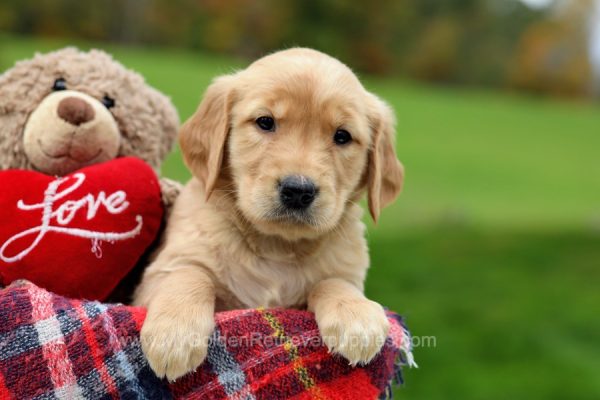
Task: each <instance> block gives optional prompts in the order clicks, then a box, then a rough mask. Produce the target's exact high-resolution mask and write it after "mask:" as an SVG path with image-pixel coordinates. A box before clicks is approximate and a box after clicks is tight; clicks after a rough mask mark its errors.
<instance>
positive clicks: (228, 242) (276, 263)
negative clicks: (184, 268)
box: [208, 210, 369, 310]
mask: <svg viewBox="0 0 600 400" xmlns="http://www.w3.org/2000/svg"><path fill="white" fill-rule="evenodd" d="M349 213H350V215H349V218H345V219H344V220H343V221H341V222H340V223H341V224H344V226H342V227H341V228H342V229H340V230H336V231H335V232H332V233H330V234H326V235H324V236H323V237H322V238H319V239H318V240H314V241H299V242H294V243H290V242H286V241H284V240H282V239H277V238H272V237H256V236H255V235H247V234H245V233H244V232H241V231H238V230H236V229H235V228H232V227H231V226H229V227H227V228H226V231H227V234H223V235H222V234H218V233H215V232H213V233H212V234H211V233H208V234H209V235H210V236H213V239H214V238H218V239H217V240H216V241H214V240H213V241H212V242H213V243H215V242H216V243H217V245H216V246H214V247H212V251H211V253H212V258H213V262H214V270H213V272H214V274H215V277H216V280H217V282H216V284H217V304H216V306H217V310H225V309H232V308H240V307H242V308H246V307H303V306H305V305H306V302H307V299H308V294H309V293H310V290H311V289H312V287H313V286H314V285H315V284H316V283H318V282H319V281H321V280H324V279H328V278H341V279H345V280H347V281H349V282H351V283H352V284H354V285H356V286H357V287H359V288H360V289H362V287H363V282H364V279H365V275H366V271H367V268H368V266H369V257H368V251H367V244H366V240H365V238H364V225H363V223H362V222H361V221H360V214H361V213H362V211H361V210H350V212H349ZM221 222H222V223H224V226H227V225H229V224H228V223H227V222H226V221H221ZM213 227H214V225H213Z"/></svg>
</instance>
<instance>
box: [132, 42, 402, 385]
mask: <svg viewBox="0 0 600 400" xmlns="http://www.w3.org/2000/svg"><path fill="white" fill-rule="evenodd" d="M261 116H269V117H272V118H274V120H275V129H274V130H273V131H272V132H265V131H264V130H261V129H260V128H259V127H258V126H257V123H256V120H257V118H259V117H261ZM338 129H346V130H348V131H349V132H350V133H351V134H352V137H353V141H352V142H350V143H347V144H344V145H336V144H335V142H334V140H333V139H334V133H335V132H336V130H338ZM180 145H181V149H182V153H183V155H184V157H185V160H186V164H187V165H188V166H189V167H190V169H191V171H192V172H193V174H194V179H192V180H191V181H190V182H189V183H188V185H187V186H186V187H185V188H184V189H183V191H182V193H181V196H180V197H179V198H178V200H177V202H176V203H175V206H174V209H173V214H172V216H171V218H170V220H169V223H168V227H167V232H166V235H165V237H166V239H165V244H164V248H163V249H162V251H161V252H160V253H159V254H158V256H157V259H156V260H155V261H154V262H153V263H152V264H151V265H150V266H149V267H148V269H147V270H146V272H145V275H144V279H143V281H142V284H141V285H140V287H139V288H138V290H137V292H136V302H137V304H140V305H145V306H148V316H147V319H146V321H145V323H144V326H143V328H142V331H141V335H142V347H143V350H144V352H145V354H146V356H147V358H148V360H149V362H150V366H151V367H152V368H153V369H154V371H155V372H156V373H157V374H158V375H159V376H166V377H167V378H169V379H175V378H177V377H179V376H181V375H183V374H185V373H187V372H189V371H191V370H193V369H194V368H195V367H197V366H198V365H199V364H200V363H201V362H202V361H203V360H204V357H205V356H206V349H207V347H206V339H207V338H208V337H210V335H211V332H212V330H213V328H214V322H213V312H214V311H215V310H223V309H232V308H245V307H259V306H264V307H277V306H281V307H306V306H308V309H309V310H312V311H314V312H315V317H316V320H317V323H318V325H319V328H320V331H321V334H322V336H323V339H324V341H325V343H326V344H327V346H328V347H329V349H330V350H331V351H333V352H335V353H338V354H340V355H342V356H344V357H346V358H347V359H348V360H349V361H350V363H352V364H357V363H363V362H367V361H369V360H371V359H372V358H373V357H374V356H375V355H376V354H377V352H378V351H379V350H380V349H381V346H382V344H383V341H384V340H385V338H386V335H387V330H388V323H387V319H386V317H385V314H384V311H383V309H382V307H381V306H380V305H379V304H377V303H375V302H373V301H370V300H368V299H367V298H366V297H365V296H364V294H363V282H364V279H365V276H366V272H367V269H368V267H369V257H368V250H367V243H366V240H365V238H364V231H365V226H364V224H363V222H362V221H361V215H362V210H361V208H360V207H359V206H358V205H357V202H358V201H359V199H360V198H361V197H362V196H363V195H364V193H365V191H367V192H368V199H369V208H370V211H371V214H372V216H373V218H374V219H377V217H378V216H379V213H380V209H381V207H384V206H386V205H387V204H389V203H390V202H391V201H393V200H394V199H395V197H396V196H397V195H398V193H399V192H400V189H401V185H402V179H403V168H402V165H401V164H400V162H399V161H398V160H397V158H396V153H395V149H394V118H393V114H392V111H391V109H390V108H389V107H388V106H387V105H386V104H385V103H384V102H383V101H381V100H379V99H378V98H377V97H376V96H374V95H373V94H371V93H369V92H367V91H366V90H365V89H364V87H363V86H362V85H361V84H360V82H359V81H358V79H357V78H356V76H355V75H354V74H353V73H352V72H351V71H350V69H348V67H346V66H345V65H343V64H342V63H341V62H339V61H338V60H335V59H333V58H331V57H329V56H327V55H325V54H322V53H319V52H317V51H314V50H309V49H291V50H286V51H282V52H278V53H274V54H272V55H270V56H267V57H264V58H262V59H260V60H258V61H256V62H255V63H253V64H252V65H251V66H250V67H248V68H247V69H245V70H243V71H240V72H238V73H236V74H233V75H228V76H224V77H220V78H218V79H217V80H215V82H214V83H213V84H212V85H211V86H210V87H209V88H208V90H207V92H206V94H205V96H204V99H203V101H202V103H201V104H200V107H199V108H198V111H197V112H196V114H195V115H194V116H192V117H191V118H190V119H189V120H188V121H187V122H186V123H185V125H184V126H183V127H182V129H181V133H180ZM290 175H301V176H304V177H307V178H306V179H310V180H312V181H314V182H315V184H316V185H317V186H318V188H319V190H318V195H317V197H316V198H315V200H314V203H312V204H311V205H310V208H308V209H307V210H306V212H305V213H304V214H298V213H295V214H294V213H293V212H286V213H282V212H280V211H277V210H278V209H280V208H281V200H280V195H279V192H278V184H279V183H280V182H281V179H282V178H283V177H286V176H290ZM288 211H289V210H288Z"/></svg>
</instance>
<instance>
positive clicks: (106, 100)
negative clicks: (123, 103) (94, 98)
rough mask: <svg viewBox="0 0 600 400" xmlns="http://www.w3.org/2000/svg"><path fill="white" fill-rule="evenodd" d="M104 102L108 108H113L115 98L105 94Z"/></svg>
mask: <svg viewBox="0 0 600 400" xmlns="http://www.w3.org/2000/svg"><path fill="white" fill-rule="evenodd" d="M102 104H104V107H106V108H113V107H114V106H115V100H114V99H113V98H111V97H108V96H104V97H103V98H102Z"/></svg>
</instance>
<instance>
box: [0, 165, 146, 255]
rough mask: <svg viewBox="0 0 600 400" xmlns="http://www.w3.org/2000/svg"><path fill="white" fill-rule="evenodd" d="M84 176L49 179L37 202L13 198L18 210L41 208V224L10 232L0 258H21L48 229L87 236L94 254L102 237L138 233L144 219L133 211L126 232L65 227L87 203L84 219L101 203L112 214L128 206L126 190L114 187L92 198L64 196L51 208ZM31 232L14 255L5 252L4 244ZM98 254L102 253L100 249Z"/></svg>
mask: <svg viewBox="0 0 600 400" xmlns="http://www.w3.org/2000/svg"><path fill="white" fill-rule="evenodd" d="M72 179H75V182H74V183H73V184H72V185H71V186H69V187H67V188H65V189H64V190H62V191H60V192H59V191H58V189H59V187H60V186H61V185H62V184H64V183H65V182H68V181H69V180H72ZM85 179H86V176H85V174H84V173H81V172H79V173H76V174H73V175H72V176H68V177H64V178H58V179H56V180H54V181H52V182H50V184H48V187H47V188H46V190H45V191H44V200H43V201H42V202H41V203H36V204H25V203H24V202H23V200H22V199H21V200H19V201H18V202H17V208H18V209H20V210H24V211H32V210H37V209H42V220H41V224H40V225H39V226H36V227H33V228H30V229H27V230H24V231H23V232H19V233H17V234H16V235H14V236H12V237H11V238H10V239H8V240H7V241H6V242H4V244H3V245H2V247H0V260H2V261H4V262H6V263H12V262H16V261H20V260H22V259H23V258H25V256H27V255H28V254H29V253H30V252H31V251H32V250H33V249H35V247H36V246H37V245H38V244H39V243H40V242H41V240H42V239H43V238H44V236H45V235H46V234H47V233H48V232H57V233H63V234H65V235H70V236H75V237H80V238H84V239H90V240H91V241H92V252H94V254H96V256H98V253H97V249H98V247H99V246H100V243H101V242H102V241H108V242H116V241H121V240H126V239H131V238H133V237H135V236H137V235H139V234H140V232H141V231H142V226H143V223H144V220H143V218H142V216H141V215H136V217H135V221H136V226H135V227H134V228H133V229H131V230H129V231H126V232H97V231H92V230H86V229H81V228H69V227H65V225H68V224H69V223H70V222H71V221H72V220H73V218H75V215H76V214H77V211H79V210H80V209H81V208H83V207H84V206H87V214H86V219H87V220H88V221H89V220H92V219H94V218H95V217H96V214H97V212H98V210H99V208H100V206H101V205H102V206H104V208H105V209H106V211H107V212H108V213H110V214H112V215H116V214H121V213H123V212H124V211H125V210H126V209H127V208H129V202H128V201H127V194H126V193H125V192H124V191H122V190H118V191H116V192H114V193H112V194H110V195H109V196H107V195H106V193H105V192H104V191H101V192H100V193H98V196H97V198H94V196H93V195H92V194H91V193H88V194H87V195H85V196H84V197H82V198H81V199H79V200H67V201H65V202H64V203H63V204H61V205H60V206H59V207H57V208H56V209H54V205H55V202H56V201H57V200H60V199H62V198H63V197H65V196H66V195H68V194H70V193H72V192H73V191H74V190H76V189H77V188H79V187H80V186H81V185H82V184H83V182H85ZM52 219H55V220H56V223H57V225H51V223H52ZM35 233H37V236H36V237H35V239H34V240H33V242H32V243H31V244H30V245H29V247H27V248H26V249H23V250H22V251H20V252H19V253H17V254H16V255H14V256H8V255H6V254H5V253H6V251H7V249H8V247H9V246H10V245H11V244H13V243H14V242H16V241H17V240H19V239H21V238H24V237H27V236H29V235H32V234H35ZM95 249H96V250H95ZM100 257H102V252H101V250H100Z"/></svg>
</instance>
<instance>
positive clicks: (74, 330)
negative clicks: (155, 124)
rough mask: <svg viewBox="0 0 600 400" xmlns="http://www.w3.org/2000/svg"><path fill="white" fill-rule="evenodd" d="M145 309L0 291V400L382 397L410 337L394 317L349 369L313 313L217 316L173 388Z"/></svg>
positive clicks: (23, 286)
mask: <svg viewBox="0 0 600 400" xmlns="http://www.w3.org/2000/svg"><path fill="white" fill-rule="evenodd" d="M144 317H145V310H143V309H141V308H136V307H127V306H122V305H107V304H102V303H98V302H87V301H78V300H70V299H66V298H63V297H60V296H56V295H54V294H51V293H49V292H47V291H45V290H43V289H40V288H38V287H37V286H35V285H33V284H31V283H29V282H25V281H20V282H17V283H15V284H13V285H11V286H10V287H8V288H6V289H4V290H1V291H0V399H2V400H3V399H80V398H82V399H119V398H125V399H168V398H173V397H174V398H187V399H283V398H290V399H298V400H299V399H369V398H378V397H385V396H386V395H388V394H389V385H390V382H391V381H392V379H393V378H395V377H396V378H398V373H399V371H400V366H401V365H402V364H405V363H411V362H412V355H411V353H410V337H409V335H408V332H407V330H406V329H405V328H404V326H403V324H402V322H401V319H400V318H399V317H398V316H397V315H396V314H393V313H389V318H390V322H391V324H392V329H391V332H390V337H389V338H388V341H387V342H386V344H385V346H384V348H383V350H382V352H381V353H380V354H379V355H378V356H377V357H376V358H375V359H374V360H373V361H372V362H371V363H370V364H369V365H367V366H363V367H357V368H351V367H350V366H349V365H348V363H347V362H346V361H345V360H344V359H342V358H340V357H336V356H332V355H331V354H329V353H328V352H327V349H326V348H325V347H323V345H322V344H321V341H320V340H319V331H318V329H317V326H316V323H315V321H314V318H313V316H312V314H311V313H309V312H306V311H297V310H282V309H274V310H240V311H230V312H223V313H219V314H217V315H216V322H217V329H216V330H215V332H214V335H213V337H212V339H211V341H210V346H209V352H208V357H207V360H206V362H205V363H204V364H203V365H202V367H200V368H199V369H198V370H197V371H196V372H195V373H193V374H189V375H187V376H185V377H183V378H181V379H180V380H178V381H177V382H175V383H172V384H168V383H167V382H165V381H162V380H159V379H158V378H157V377H156V376H155V375H154V374H153V373H152V371H151V370H150V368H149V367H148V364H147V362H146V360H145V359H144V356H143V353H142V351H141V347H140V343H139V329H140V327H141V325H142V323H143V320H144Z"/></svg>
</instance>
